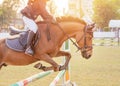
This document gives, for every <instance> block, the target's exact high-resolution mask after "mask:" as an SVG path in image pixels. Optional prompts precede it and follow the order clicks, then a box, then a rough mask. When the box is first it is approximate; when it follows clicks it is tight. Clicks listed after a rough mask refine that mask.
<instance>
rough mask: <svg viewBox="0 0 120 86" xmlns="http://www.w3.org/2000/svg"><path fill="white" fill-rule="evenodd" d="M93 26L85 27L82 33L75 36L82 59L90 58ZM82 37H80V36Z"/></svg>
mask: <svg viewBox="0 0 120 86" xmlns="http://www.w3.org/2000/svg"><path fill="white" fill-rule="evenodd" d="M94 26H95V24H90V25H87V24H86V25H85V27H84V29H83V31H81V32H80V33H79V34H77V35H76V41H77V44H78V45H79V49H80V50H81V54H82V56H83V57H84V58H86V59H88V58H90V57H91V56H92V38H93V28H94ZM81 35H82V36H81Z"/></svg>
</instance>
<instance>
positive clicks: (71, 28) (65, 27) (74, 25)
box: [57, 22, 85, 44]
mask: <svg viewBox="0 0 120 86" xmlns="http://www.w3.org/2000/svg"><path fill="white" fill-rule="evenodd" d="M60 26H61V29H62V30H61V32H62V35H61V37H62V40H60V43H61V44H62V43H63V42H64V41H65V40H67V39H69V38H74V39H75V38H76V36H77V35H78V34H79V35H81V33H82V32H83V29H84V27H85V25H84V24H81V23H78V22H66V23H65V22H62V23H60ZM57 29H58V28H57Z"/></svg>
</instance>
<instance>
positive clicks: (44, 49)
mask: <svg viewBox="0 0 120 86" xmlns="http://www.w3.org/2000/svg"><path fill="white" fill-rule="evenodd" d="M45 25H46V23H38V27H39V29H38V31H39V32H40V38H39V39H38V43H37V44H36V46H35V47H34V51H35V53H34V55H33V56H29V55H27V54H25V53H24V52H17V51H14V50H12V49H10V48H8V47H7V46H6V44H5V40H6V38H3V39H0V68H1V67H2V66H6V65H16V66H23V65H29V64H31V63H34V62H37V61H44V62H47V63H49V64H51V66H50V67H46V66H42V65H41V64H40V63H38V64H36V65H35V67H36V68H39V69H40V68H41V69H42V70H44V71H47V70H54V71H60V70H63V69H66V67H67V66H68V63H69V61H70V58H71V54H70V53H69V52H65V51H61V50H60V48H61V46H62V44H63V43H64V42H65V41H66V40H67V39H70V40H71V41H72V39H71V38H73V39H75V40H76V43H77V44H76V43H75V42H73V41H72V42H73V43H74V44H75V45H76V46H77V47H78V48H79V49H80V51H81V55H82V57H84V58H86V59H88V58H90V57H91V55H92V38H93V31H92V29H93V27H94V25H93V24H91V25H87V24H86V23H85V22H84V21H81V20H78V19H72V18H71V19H70V20H69V19H67V18H66V19H64V18H63V19H59V21H58V24H52V23H49V33H50V40H49V41H48V39H47V36H46V28H42V27H44V26H45ZM59 56H65V57H66V62H65V64H64V65H62V66H60V65H59V64H57V63H56V62H55V61H54V60H53V59H52V58H53V57H59Z"/></svg>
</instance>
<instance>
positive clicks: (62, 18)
mask: <svg viewBox="0 0 120 86" xmlns="http://www.w3.org/2000/svg"><path fill="white" fill-rule="evenodd" d="M56 21H57V22H67V21H68V22H69V21H74V22H80V23H82V24H85V25H86V22H85V21H84V20H82V19H80V18H76V17H72V16H67V17H66V16H62V17H56Z"/></svg>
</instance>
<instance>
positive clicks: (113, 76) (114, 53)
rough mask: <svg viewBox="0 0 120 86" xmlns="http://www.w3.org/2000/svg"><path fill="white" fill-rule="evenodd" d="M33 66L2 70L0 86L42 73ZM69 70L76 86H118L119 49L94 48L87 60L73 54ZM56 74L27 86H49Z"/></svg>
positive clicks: (119, 74) (119, 77)
mask: <svg viewBox="0 0 120 86" xmlns="http://www.w3.org/2000/svg"><path fill="white" fill-rule="evenodd" d="M55 60H56V59H55ZM57 61H58V60H57ZM59 62H60V59H59V61H58V63H59ZM43 64H44V62H43ZM33 65H34V64H31V65H28V66H21V67H19V66H8V67H4V68H2V70H1V71H0V86H9V85H10V84H12V83H15V82H16V81H19V80H22V79H25V78H27V77H29V76H31V75H34V74H36V73H39V72H42V71H41V70H38V69H35V68H33ZM70 69H71V81H73V82H76V84H77V85H78V86H120V47H103V46H101V47H100V46H99V47H98V46H96V47H94V49H93V56H92V57H91V58H90V59H88V60H86V59H84V58H82V57H81V55H80V53H79V52H77V53H76V52H73V55H72V58H71V61H70ZM57 73H58V72H56V73H52V74H50V75H48V76H46V77H44V78H42V79H39V80H36V81H34V82H32V83H30V84H29V85H28V86H49V84H50V82H51V81H52V80H53V79H54V77H55V76H56V75H57Z"/></svg>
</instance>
